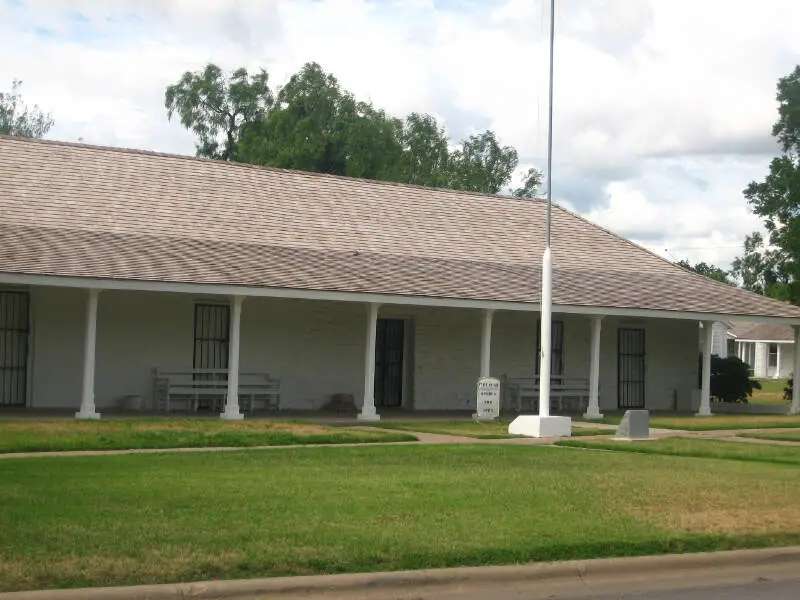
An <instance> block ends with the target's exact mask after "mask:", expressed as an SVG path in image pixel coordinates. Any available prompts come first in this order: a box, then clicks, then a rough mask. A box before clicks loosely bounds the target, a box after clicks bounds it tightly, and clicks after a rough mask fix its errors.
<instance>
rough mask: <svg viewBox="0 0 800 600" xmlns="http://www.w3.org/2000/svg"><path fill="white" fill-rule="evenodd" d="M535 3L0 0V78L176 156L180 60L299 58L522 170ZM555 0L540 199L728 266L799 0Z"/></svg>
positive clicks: (74, 124) (66, 122)
mask: <svg viewBox="0 0 800 600" xmlns="http://www.w3.org/2000/svg"><path fill="white" fill-rule="evenodd" d="M548 5H549V2H547V0H494V1H488V0H487V1H484V2H471V3H461V2H455V1H453V2H449V3H442V2H436V1H434V0H405V1H403V0H387V1H383V0H381V1H380V2H378V1H376V0H169V1H164V0H105V1H104V2H97V1H95V0H11V1H9V0H5V1H4V2H3V1H0V88H5V87H7V86H9V85H10V82H11V79H12V78H14V77H19V78H22V79H24V85H23V90H22V91H23V95H24V96H25V98H26V100H27V101H28V102H29V103H38V104H39V105H40V106H41V107H42V108H44V109H45V110H50V111H52V113H53V116H54V117H55V119H56V127H55V128H54V129H53V131H52V133H51V137H54V138H59V139H68V140H77V139H78V138H82V139H83V140H85V141H87V142H92V143H105V144H113V145H121V146H133V147H140V148H151V149H158V150H164V151H174V152H185V153H192V152H193V138H192V136H191V135H190V134H189V133H187V132H186V131H184V130H183V129H182V128H181V127H180V126H179V125H178V124H176V123H170V122H168V121H167V118H166V111H165V109H164V106H163V94H164V88H165V87H166V86H167V85H169V84H170V83H172V82H174V81H175V80H176V79H177V78H178V77H179V76H180V75H181V73H182V72H183V71H186V70H194V69H199V68H201V67H202V66H203V65H204V64H205V63H206V62H208V61H214V62H216V63H217V64H219V65H220V66H222V67H224V68H234V67H238V66H241V65H244V66H247V67H248V68H251V69H255V68H258V67H262V66H263V67H265V68H267V69H268V70H269V72H270V74H271V78H272V82H273V84H274V85H278V84H280V83H281V82H283V81H285V79H286V78H287V77H288V75H290V74H291V73H293V72H295V71H296V70H297V69H298V68H299V67H300V66H301V65H302V64H303V63H304V62H306V61H309V60H316V61H318V62H320V63H321V64H322V65H323V67H325V68H326V69H327V70H329V71H330V72H332V73H334V74H335V75H336V76H337V77H338V78H339V79H340V81H341V82H342V84H343V85H344V86H345V87H347V88H349V89H351V90H353V91H354V92H355V93H356V95H357V96H359V97H363V98H369V99H371V100H372V101H373V102H375V103H376V104H377V105H379V106H381V107H384V108H386V109H387V110H389V111H390V112H393V113H396V114H405V113H408V112H410V111H414V110H416V111H425V112H431V113H433V114H435V115H437V116H439V117H441V118H442V119H443V120H444V121H445V122H446V123H447V124H448V126H449V127H451V128H452V130H453V131H454V132H456V134H457V135H459V136H460V135H465V134H467V133H469V132H470V131H472V130H478V129H483V128H487V127H488V128H492V129H494V130H495V131H496V132H497V134H498V136H499V137H500V139H501V140H502V141H503V142H504V143H508V144H512V145H514V146H515V147H517V148H518V149H519V150H520V154H521V156H522V163H523V164H524V166H526V167H527V166H528V165H529V164H535V165H537V166H540V167H544V162H545V161H544V157H545V148H546V135H547V119H546V102H547V66H548V53H547V32H548V30H547V25H548V19H549V17H548V15H547V11H546V8H547V6H548ZM558 6H559V8H558V13H557V46H556V95H555V107H556V112H555V129H554V131H555V155H554V156H555V171H554V184H553V188H554V194H555V197H556V199H557V200H558V201H560V202H564V203H566V204H568V205H570V206H573V207H575V208H576V209H577V210H579V211H581V212H582V213H584V214H587V215H589V216H590V217H591V218H593V219H597V220H598V221H599V222H601V223H603V224H605V225H607V226H609V227H611V228H612V229H614V230H615V231H618V232H620V233H623V234H625V235H627V236H630V237H633V238H634V239H640V240H643V241H644V243H647V244H651V245H653V244H654V245H655V246H664V247H665V248H669V247H670V246H674V247H676V248H677V247H698V248H699V247H703V248H711V247H713V248H711V249H708V250H706V249H704V250H698V251H697V252H696V253H695V256H696V258H695V260H696V259H705V260H719V261H721V262H728V261H729V260H730V258H731V257H732V256H733V255H734V254H735V253H736V250H735V249H732V250H731V249H722V247H723V246H729V245H737V244H740V243H741V241H742V240H743V236H744V235H745V234H746V233H748V232H749V231H751V230H752V228H753V227H754V225H757V221H756V220H755V219H754V218H753V217H752V215H749V213H748V211H747V209H746V207H745V205H744V200H743V198H742V195H741V190H742V188H743V187H744V185H746V183H747V182H748V181H750V180H751V179H753V178H759V177H761V176H763V174H764V173H765V172H766V168H767V164H768V161H769V153H771V152H773V151H774V149H775V147H774V145H773V143H772V141H771V139H770V137H769V130H770V127H771V125H772V122H773V121H774V119H775V117H776V111H775V101H774V93H775V83H776V81H777V78H778V77H780V76H782V75H784V74H786V73H788V72H789V71H790V70H791V68H793V66H794V63H795V61H797V58H796V57H797V56H800V36H797V35H796V23H798V22H800V3H797V2H796V1H795V0H771V1H770V2H769V3H762V2H757V1H756V0H703V2H697V1H696V0H580V1H579V0H570V1H569V2H560V3H558ZM737 157H738V158H737ZM520 171H522V167H521V168H520ZM698 182H704V183H698ZM655 246H654V247H655ZM681 252H682V253H684V254H687V256H689V254H688V252H685V251H681ZM690 257H691V256H690Z"/></svg>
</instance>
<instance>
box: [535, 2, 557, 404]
mask: <svg viewBox="0 0 800 600" xmlns="http://www.w3.org/2000/svg"><path fill="white" fill-rule="evenodd" d="M555 28H556V0H550V92H549V101H548V108H547V111H548V115H547V122H548V125H547V222H546V223H547V224H546V228H547V233H546V238H545V240H546V241H545V247H544V254H543V255H542V312H541V330H542V335H541V336H540V337H541V347H540V348H539V351H540V354H539V416H540V417H549V416H550V360H551V356H550V349H551V347H552V346H551V342H550V340H551V333H552V305H553V259H552V256H551V254H550V206H551V204H552V200H553V48H554V46H555Z"/></svg>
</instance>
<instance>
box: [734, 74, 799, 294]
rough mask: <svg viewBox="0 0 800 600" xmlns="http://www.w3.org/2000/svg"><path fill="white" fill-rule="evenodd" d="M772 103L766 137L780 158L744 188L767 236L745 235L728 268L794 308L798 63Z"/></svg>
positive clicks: (796, 289)
mask: <svg viewBox="0 0 800 600" xmlns="http://www.w3.org/2000/svg"><path fill="white" fill-rule="evenodd" d="M777 100H778V120H777V122H776V123H775V124H774V126H773V127H772V135H773V137H775V138H776V140H777V141H778V142H779V144H780V148H781V155H780V156H777V157H776V158H774V159H773V160H772V162H771V163H770V166H769V174H768V175H767V176H766V178H765V179H764V181H761V182H755V181H754V182H751V183H750V184H749V185H748V186H747V188H746V189H745V190H744V195H745V198H746V199H747V202H748V204H749V205H750V208H751V209H752V210H753V212H754V213H755V214H756V215H758V216H760V217H761V218H762V219H763V223H764V227H765V229H766V230H767V236H768V237H767V239H766V240H765V239H764V238H763V237H762V236H761V235H760V234H758V233H755V234H753V235H751V236H749V237H748V238H747V241H746V243H745V249H744V256H743V257H741V258H740V259H738V260H737V261H736V263H735V264H734V269H735V271H736V273H737V274H738V275H739V276H740V277H741V278H742V280H743V281H744V283H745V286H746V287H748V288H749V289H752V290H754V291H758V292H760V293H763V294H766V295H769V296H772V297H775V298H779V299H781V300H788V301H790V302H792V303H793V304H800V219H799V218H798V216H800V65H798V66H797V67H795V69H794V71H792V72H791V73H790V74H789V75H787V76H785V77H782V78H781V79H779V80H778V85H777Z"/></svg>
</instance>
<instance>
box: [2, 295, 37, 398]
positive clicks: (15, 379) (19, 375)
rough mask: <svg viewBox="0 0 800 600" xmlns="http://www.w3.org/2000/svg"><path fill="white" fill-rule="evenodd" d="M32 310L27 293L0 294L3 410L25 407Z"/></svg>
mask: <svg viewBox="0 0 800 600" xmlns="http://www.w3.org/2000/svg"><path fill="white" fill-rule="evenodd" d="M29 308H30V299H29V296H28V293H27V292H0V406H25V399H26V397H27V393H28V333H29V331H30V327H29V326H28V324H29V322H30V319H29Z"/></svg>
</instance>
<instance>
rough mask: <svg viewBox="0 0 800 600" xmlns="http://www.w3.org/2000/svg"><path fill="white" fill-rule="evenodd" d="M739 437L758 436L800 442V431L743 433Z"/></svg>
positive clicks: (757, 437)
mask: <svg viewBox="0 0 800 600" xmlns="http://www.w3.org/2000/svg"><path fill="white" fill-rule="evenodd" d="M738 437H745V438H756V439H761V440H778V441H780V442H800V431H787V432H780V433H779V432H774V433H743V434H741V435H740V436H738Z"/></svg>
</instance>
